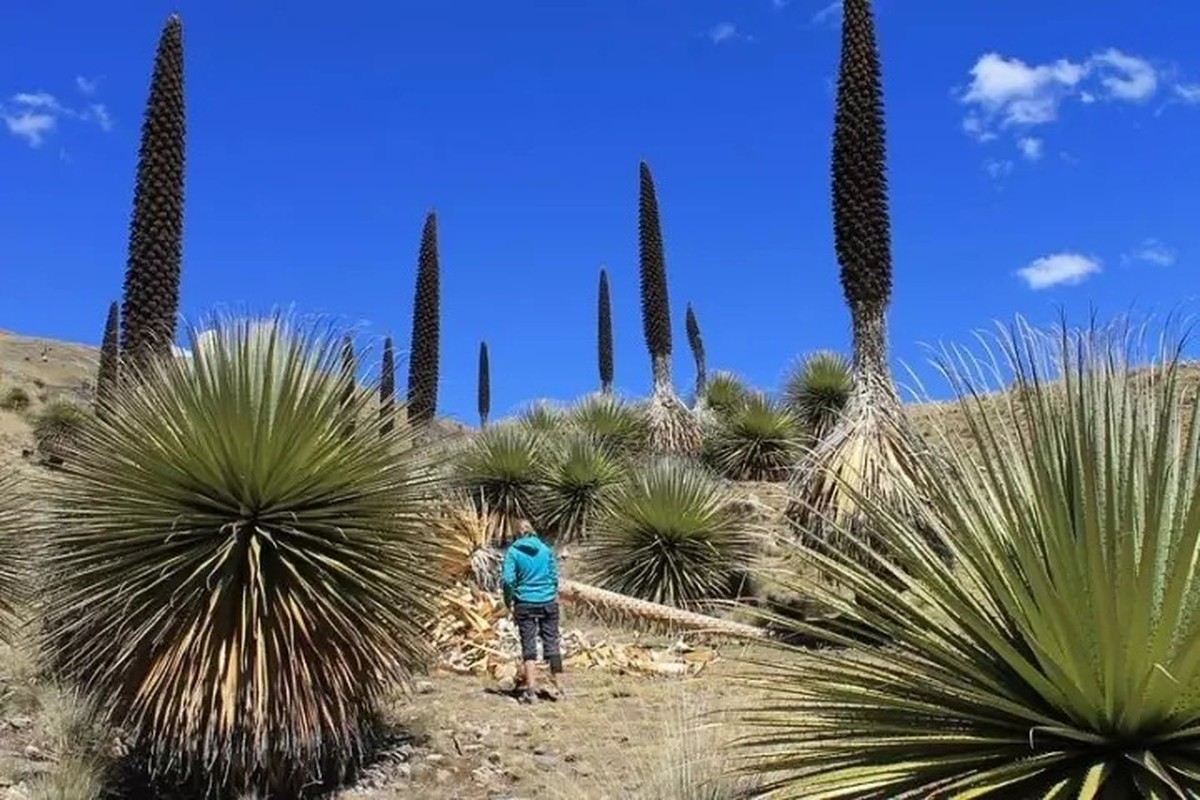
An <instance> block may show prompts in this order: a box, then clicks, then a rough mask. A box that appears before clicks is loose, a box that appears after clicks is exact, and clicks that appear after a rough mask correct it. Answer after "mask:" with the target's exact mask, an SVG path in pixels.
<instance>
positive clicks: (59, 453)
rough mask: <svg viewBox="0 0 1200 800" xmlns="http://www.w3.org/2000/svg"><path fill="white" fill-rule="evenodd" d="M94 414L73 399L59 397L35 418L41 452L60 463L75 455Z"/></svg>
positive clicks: (35, 438) (34, 425)
mask: <svg viewBox="0 0 1200 800" xmlns="http://www.w3.org/2000/svg"><path fill="white" fill-rule="evenodd" d="M90 419H91V415H90V414H88V412H87V411H86V410H84V409H83V408H82V407H81V406H79V405H78V404H76V403H74V402H73V401H71V400H66V399H63V398H58V399H56V400H52V401H51V402H50V403H48V404H46V405H45V406H44V407H43V408H42V409H41V410H40V411H38V413H37V414H35V415H34V417H33V440H34V442H36V443H37V450H38V453H39V454H40V455H41V456H43V457H44V458H47V459H50V460H53V461H55V462H56V463H57V462H58V461H60V460H62V459H63V458H66V457H67V456H68V454H70V453H71V451H72V449H73V445H74V442H75V440H76V439H78V438H79V436H80V434H81V433H82V431H83V429H84V428H85V427H86V426H87V424H88V421H89V420H90Z"/></svg>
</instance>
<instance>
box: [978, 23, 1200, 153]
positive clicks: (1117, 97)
mask: <svg viewBox="0 0 1200 800" xmlns="http://www.w3.org/2000/svg"><path fill="white" fill-rule="evenodd" d="M970 76H971V80H970V83H969V84H968V85H967V87H966V89H961V88H960V89H958V90H956V91H955V94H956V96H957V99H958V101H959V102H960V103H961V104H963V105H964V106H966V107H967V113H966V116H965V117H964V119H963V123H962V125H963V131H964V132H965V133H967V134H968V135H969V136H971V137H972V138H974V139H976V140H978V141H980V142H988V141H992V140H993V139H996V138H998V137H999V136H1000V135H1001V134H1002V133H1005V132H1010V133H1011V134H1012V135H1013V136H1015V137H1017V139H1018V141H1020V140H1022V139H1027V138H1029V136H1028V131H1030V130H1031V129H1033V128H1036V127H1038V126H1043V125H1047V124H1049V123H1051V122H1054V121H1055V120H1057V119H1058V117H1059V113H1060V111H1061V109H1062V107H1063V105H1064V104H1065V103H1068V102H1078V103H1082V104H1093V103H1096V102H1097V101H1098V100H1106V101H1109V102H1116V103H1141V102H1144V101H1146V100H1149V99H1150V98H1152V97H1153V96H1154V95H1155V94H1156V93H1157V92H1158V89H1159V85H1160V78H1161V75H1160V71H1159V70H1157V69H1156V68H1155V66H1154V65H1153V64H1151V63H1150V61H1148V60H1146V59H1144V58H1140V57H1138V56H1134V55H1129V54H1128V53H1123V52H1121V51H1120V50H1118V49H1116V48H1114V47H1110V48H1108V49H1107V50H1103V51H1100V52H1098V53H1095V54H1093V55H1092V56H1090V57H1088V58H1087V59H1084V60H1080V61H1073V60H1071V59H1068V58H1060V59H1057V60H1055V61H1051V62H1047V63H1045V64H1029V63H1026V62H1025V61H1022V60H1021V59H1019V58H1009V57H1005V56H1002V55H1000V54H999V53H996V52H990V53H984V54H983V55H982V56H980V57H979V59H978V60H977V61H976V62H975V65H974V66H973V67H971V70H970ZM1195 89H1196V91H1195V97H1196V100H1197V101H1198V102H1200V85H1198V86H1196V87H1195ZM1175 90H1176V92H1180V91H1181V90H1180V87H1179V86H1176V87H1175ZM1018 146H1019V147H1021V149H1022V152H1025V146H1024V145H1023V144H1019V145H1018Z"/></svg>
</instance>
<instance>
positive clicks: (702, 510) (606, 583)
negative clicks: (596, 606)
mask: <svg viewBox="0 0 1200 800" xmlns="http://www.w3.org/2000/svg"><path fill="white" fill-rule="evenodd" d="M757 544H758V540H757V538H756V537H755V535H753V534H752V533H751V532H750V531H749V529H748V528H747V527H746V525H745V521H744V520H742V519H740V518H739V515H738V514H737V512H736V510H735V508H734V506H733V505H732V503H731V496H730V494H729V493H728V491H727V490H726V489H725V487H723V486H722V485H721V483H720V482H719V481H718V480H716V479H715V478H714V477H713V476H712V475H711V474H709V473H708V472H706V471H704V470H702V469H700V468H698V467H696V466H694V465H693V464H691V463H689V462H688V461H685V460H682V459H676V458H660V459H658V460H656V461H654V462H652V463H651V464H649V465H648V466H646V467H644V468H639V469H638V470H636V471H634V472H633V473H632V474H631V475H630V476H629V478H628V479H627V480H626V481H625V482H624V483H623V484H622V485H621V486H619V487H617V489H616V491H615V492H614V493H613V495H612V500H611V502H610V503H608V504H607V511H606V513H604V514H602V515H601V516H600V517H599V519H597V521H596V523H595V530H594V532H593V534H592V536H591V543H590V546H589V548H588V552H587V555H586V559H587V566H588V569H589V571H590V573H591V576H592V579H593V581H594V582H595V583H596V584H597V585H598V586H600V587H602V588H605V589H609V590H612V591H615V592H619V593H621V594H627V595H630V596H632V597H637V598H640V599H643V600H651V601H654V602H659V603H666V604H669V605H676V606H687V605H690V604H694V603H696V602H699V601H702V600H707V599H713V598H721V597H726V596H727V595H728V593H729V591H730V589H731V585H732V583H733V581H734V579H735V578H736V577H737V575H738V574H739V572H740V571H741V570H744V569H745V568H747V567H748V566H749V564H750V561H751V559H752V558H753V557H754V553H755V550H756V547H757Z"/></svg>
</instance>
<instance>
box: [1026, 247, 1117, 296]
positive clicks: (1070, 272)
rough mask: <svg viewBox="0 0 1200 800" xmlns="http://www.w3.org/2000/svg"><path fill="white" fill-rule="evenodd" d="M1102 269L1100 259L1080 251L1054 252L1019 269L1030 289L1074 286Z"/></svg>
mask: <svg viewBox="0 0 1200 800" xmlns="http://www.w3.org/2000/svg"><path fill="white" fill-rule="evenodd" d="M1099 271H1100V261H1099V260H1097V259H1095V258H1090V257H1089V256H1085V255H1081V254H1079V253H1054V254H1053V255H1048V256H1044V257H1042V258H1039V259H1037V260H1035V261H1033V262H1031V263H1030V264H1029V265H1028V266H1025V267H1021V269H1019V270H1017V276H1018V277H1020V278H1021V280H1023V281H1025V283H1026V284H1028V285H1029V288H1030V289H1048V288H1050V287H1051V286H1073V285H1075V284H1078V283H1082V282H1083V281H1085V280H1087V279H1088V278H1089V277H1090V276H1092V275H1094V274H1096V273H1097V272H1099Z"/></svg>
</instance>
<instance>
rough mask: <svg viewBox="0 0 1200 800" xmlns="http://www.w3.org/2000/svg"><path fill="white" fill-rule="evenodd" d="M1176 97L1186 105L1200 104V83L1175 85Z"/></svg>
mask: <svg viewBox="0 0 1200 800" xmlns="http://www.w3.org/2000/svg"><path fill="white" fill-rule="evenodd" d="M1175 96H1176V97H1177V98H1178V99H1180V100H1182V101H1183V102H1185V103H1200V83H1177V84H1175Z"/></svg>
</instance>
